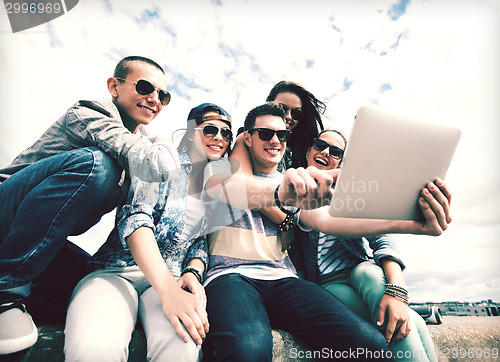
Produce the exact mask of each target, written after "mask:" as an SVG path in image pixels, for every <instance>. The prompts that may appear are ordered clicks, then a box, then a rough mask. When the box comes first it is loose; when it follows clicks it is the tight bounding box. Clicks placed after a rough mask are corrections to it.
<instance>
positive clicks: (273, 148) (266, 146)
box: [244, 115, 286, 173]
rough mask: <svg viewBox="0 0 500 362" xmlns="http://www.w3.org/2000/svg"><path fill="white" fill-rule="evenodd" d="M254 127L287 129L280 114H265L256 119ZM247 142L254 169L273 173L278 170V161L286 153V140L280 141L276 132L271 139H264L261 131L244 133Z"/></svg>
mask: <svg viewBox="0 0 500 362" xmlns="http://www.w3.org/2000/svg"><path fill="white" fill-rule="evenodd" d="M254 128H269V129H272V130H276V131H278V130H285V129H286V126H285V123H284V122H283V119H282V118H281V117H278V116H272V115H264V116H259V117H257V118H256V119H255V126H254ZM244 140H245V144H246V145H247V146H248V150H249V152H250V155H251V158H252V163H253V169H254V171H257V172H262V173H273V172H275V171H276V170H277V167H278V163H279V162H280V161H281V159H282V158H283V154H284V153H285V147H286V142H280V140H279V139H278V136H277V135H276V134H274V135H273V137H272V138H271V139H270V140H269V141H262V140H261V139H260V137H259V132H252V134H250V133H249V132H245V133H244Z"/></svg>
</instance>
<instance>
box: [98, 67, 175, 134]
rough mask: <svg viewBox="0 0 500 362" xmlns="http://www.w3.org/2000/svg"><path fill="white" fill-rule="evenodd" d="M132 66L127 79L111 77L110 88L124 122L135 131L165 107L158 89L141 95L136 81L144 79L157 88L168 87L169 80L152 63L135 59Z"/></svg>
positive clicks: (129, 128)
mask: <svg viewBox="0 0 500 362" xmlns="http://www.w3.org/2000/svg"><path fill="white" fill-rule="evenodd" d="M131 68H132V71H131V72H130V73H129V74H127V77H126V80H127V81H119V80H117V79H116V78H109V79H108V90H109V92H110V93H111V96H112V97H113V103H114V104H115V105H116V106H117V108H118V110H119V111H120V116H121V117H122V120H123V124H124V125H125V127H127V129H128V130H129V131H131V132H133V131H134V130H135V129H136V128H137V126H138V125H139V124H144V125H147V124H149V123H150V122H151V121H152V120H153V119H154V118H155V117H156V116H157V115H158V113H160V111H161V110H162V109H163V105H162V104H161V103H160V100H159V99H158V92H157V91H156V90H155V91H154V92H152V93H151V94H147V95H140V94H139V93H137V91H136V89H135V84H134V83H135V82H137V81H138V80H140V79H144V80H147V81H148V82H150V83H151V84H153V85H154V86H155V88H160V89H166V86H167V81H166V79H165V75H164V74H163V73H162V71H161V70H159V69H158V68H156V67H155V66H153V65H151V64H148V63H144V62H141V61H135V62H133V63H132V64H131Z"/></svg>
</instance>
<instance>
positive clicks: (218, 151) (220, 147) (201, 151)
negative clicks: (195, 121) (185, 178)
mask: <svg viewBox="0 0 500 362" xmlns="http://www.w3.org/2000/svg"><path fill="white" fill-rule="evenodd" d="M204 115H205V116H206V115H219V114H218V113H216V112H206V113H205V114H204ZM207 125H213V126H215V127H217V128H219V129H222V128H229V126H228V125H227V123H226V122H224V121H217V120H212V121H205V122H203V123H201V124H200V125H199V126H197V127H196V128H197V129H196V130H195V133H194V136H193V142H194V147H192V148H191V152H190V158H191V162H193V163H194V162H197V161H205V160H207V159H209V160H217V159H219V158H221V157H222V156H223V155H224V153H225V152H226V151H227V149H228V147H229V142H228V141H226V140H224V138H223V137H222V135H221V132H220V131H219V132H217V134H216V135H215V136H213V137H212V136H205V135H204V134H203V127H205V126H207Z"/></svg>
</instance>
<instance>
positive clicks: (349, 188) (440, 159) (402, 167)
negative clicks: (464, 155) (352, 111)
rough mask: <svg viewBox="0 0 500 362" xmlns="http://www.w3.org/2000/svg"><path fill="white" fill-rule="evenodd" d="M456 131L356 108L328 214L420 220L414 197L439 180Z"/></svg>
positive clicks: (457, 135)
mask: <svg viewBox="0 0 500 362" xmlns="http://www.w3.org/2000/svg"><path fill="white" fill-rule="evenodd" d="M460 136H461V131H460V130H459V129H457V128H453V127H448V126H444V125H440V124H435V123H429V122H423V121H420V120H416V119H413V118H410V117H406V116H402V115H398V114H395V113H391V112H388V111H385V110H383V109H380V108H377V107H372V106H364V107H361V108H360V109H359V110H358V112H357V114H356V118H355V120H354V124H353V128H352V132H351V135H350V137H349V141H348V142H347V147H346V150H345V154H344V159H343V161H342V164H341V171H340V175H339V177H338V179H337V182H336V184H335V190H334V193H333V197H332V201H331V204H330V208H329V211H330V215H332V216H335V217H349V218H368V219H391V220H422V219H423V215H422V213H421V211H420V208H419V207H418V203H417V201H418V197H419V195H420V192H421V190H422V188H423V187H424V186H425V185H426V184H427V183H428V182H430V181H433V180H435V179H436V178H438V177H439V178H441V179H444V177H445V176H446V172H447V170H448V167H449V165H450V163H451V160H452V158H453V154H454V153H455V150H456V147H457V145H458V141H459V139H460Z"/></svg>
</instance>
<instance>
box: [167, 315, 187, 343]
mask: <svg viewBox="0 0 500 362" xmlns="http://www.w3.org/2000/svg"><path fill="white" fill-rule="evenodd" d="M168 319H169V320H170V323H172V326H173V327H174V329H175V332H176V333H177V335H178V336H179V337H180V338H181V339H182V340H183V341H184V342H189V340H190V337H189V334H188V333H187V332H186V330H185V329H184V327H183V326H182V324H181V322H180V321H179V318H178V317H176V316H173V317H168Z"/></svg>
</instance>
